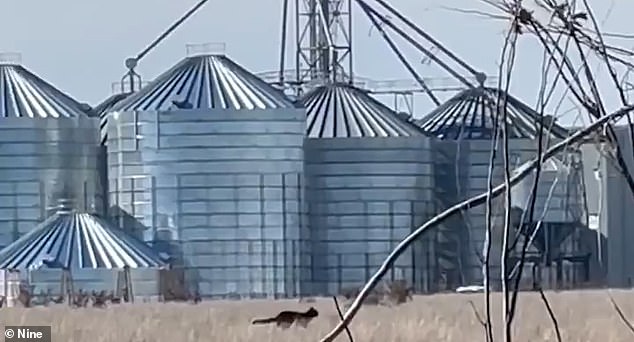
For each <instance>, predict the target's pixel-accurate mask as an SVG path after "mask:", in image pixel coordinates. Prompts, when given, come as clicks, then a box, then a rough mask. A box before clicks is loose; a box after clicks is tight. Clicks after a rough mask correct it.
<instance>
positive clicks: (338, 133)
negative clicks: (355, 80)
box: [299, 83, 423, 138]
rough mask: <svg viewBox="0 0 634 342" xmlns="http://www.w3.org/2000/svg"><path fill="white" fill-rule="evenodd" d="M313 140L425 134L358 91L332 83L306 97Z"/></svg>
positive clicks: (308, 120)
mask: <svg viewBox="0 0 634 342" xmlns="http://www.w3.org/2000/svg"><path fill="white" fill-rule="evenodd" d="M299 102H300V103H301V104H302V106H304V107H306V115H307V117H306V125H307V136H308V137H310V138H340V137H343V138H352V137H407V136H416V135H419V136H420V135H423V133H422V131H421V130H420V129H418V128H417V127H415V126H414V125H413V124H412V123H410V122H408V121H407V120H406V119H404V118H403V117H401V115H400V114H398V113H396V112H395V111H393V110H391V109H390V108H388V107H387V106H386V105H384V104H382V103H381V102H379V101H377V100H376V99H374V98H372V97H371V96H370V95H368V93H367V92H366V91H364V90H362V89H359V88H357V87H354V86H351V85H348V84H343V83H332V84H325V85H321V86H319V87H317V88H315V89H313V90H311V91H309V92H308V93H306V95H304V96H303V97H302V98H301V99H300V101H299Z"/></svg>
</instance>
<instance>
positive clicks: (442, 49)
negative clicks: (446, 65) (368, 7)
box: [375, 0, 482, 78]
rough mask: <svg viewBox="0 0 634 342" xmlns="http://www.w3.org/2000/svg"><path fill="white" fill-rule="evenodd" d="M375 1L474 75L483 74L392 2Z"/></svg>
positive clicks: (479, 75)
mask: <svg viewBox="0 0 634 342" xmlns="http://www.w3.org/2000/svg"><path fill="white" fill-rule="evenodd" d="M375 1H376V2H378V3H379V4H380V5H381V6H383V8H385V9H386V10H388V11H389V12H390V13H392V14H393V15H394V16H396V17H397V18H399V19H400V20H401V21H403V22H404V23H405V24H406V25H407V26H409V27H410V28H411V29H412V30H414V31H415V32H416V33H418V34H419V35H421V36H422V37H423V38H425V39H426V40H427V41H428V42H430V43H432V44H434V46H436V47H437V48H438V49H440V51H442V52H444V53H445V54H446V55H447V56H449V57H451V58H452V59H453V60H454V61H456V63H458V64H460V66H462V67H463V68H465V69H467V70H468V71H469V72H470V73H471V74H472V75H473V76H474V77H476V78H478V77H481V76H482V73H481V72H478V71H476V70H475V69H474V68H472V67H471V66H470V65H469V64H467V63H466V62H465V61H463V60H462V59H460V58H458V56H456V55H455V54H454V53H453V52H451V51H449V49H447V48H445V47H444V46H443V45H442V44H441V43H440V42H439V41H437V40H436V39H434V38H433V37H432V36H430V35H429V34H428V33H427V32H425V31H423V30H422V29H421V28H420V27H418V25H416V24H414V23H413V22H412V21H411V20H409V19H407V17H405V16H404V15H402V14H401V13H400V12H399V11H397V10H396V9H395V8H394V7H392V6H390V4H388V3H387V2H386V1H384V0H375Z"/></svg>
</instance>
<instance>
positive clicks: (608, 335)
mask: <svg viewBox="0 0 634 342" xmlns="http://www.w3.org/2000/svg"><path fill="white" fill-rule="evenodd" d="M546 295H547V296H548V297H549V300H550V302H551V304H552V306H553V310H554V311H555V313H556V314H557V316H558V318H559V323H560V327H561V330H562V334H563V337H564V340H565V341H575V342H577V341H579V342H581V341H593V342H595V341H599V342H610V341H614V342H622V341H632V340H634V336H633V335H631V333H630V331H629V330H628V329H627V328H626V327H625V326H624V325H623V323H622V322H621V321H620V320H619V318H618V316H617V314H616V312H615V311H614V309H613V308H612V305H611V303H610V301H609V298H608V297H607V295H606V293H605V291H575V292H561V293H553V292H549V293H547V294H546ZM494 297H495V296H494ZM613 297H614V298H615V300H616V301H617V302H619V304H620V306H621V308H622V309H623V311H624V313H625V314H626V315H628V316H631V317H633V318H632V319H633V320H634V292H632V291H615V292H613ZM469 300H472V301H473V302H474V303H475V304H476V306H477V307H478V308H479V309H481V308H482V295H478V294H473V295H458V294H447V295H434V296H415V297H414V301H412V302H408V303H406V304H403V305H401V306H398V307H396V308H388V307H377V306H366V307H364V308H363V309H362V310H361V312H360V313H359V315H358V316H357V318H356V319H355V321H354V323H353V324H352V326H351V330H352V333H353V334H354V337H355V339H356V341H357V342H370V341H376V342H386V341H394V342H399V341H403V342H405V341H412V342H413V341H416V342H424V341H433V342H437V341H456V342H465V341H481V340H482V339H483V329H482V326H481V325H480V323H478V321H477V320H476V318H475V316H474V314H473V311H472V309H471V307H470V306H469V305H468V301H469ZM494 300H495V308H496V309H497V310H496V311H495V312H494V317H493V318H494V320H495V321H497V322H499V321H500V318H501V315H500V310H499V309H498V308H499V307H500V305H499V297H495V298H494ZM311 305H312V306H315V307H316V308H317V309H318V310H319V312H320V316H319V317H318V318H317V319H316V320H315V321H313V322H312V323H311V324H310V325H309V327H308V328H307V329H302V328H296V327H293V328H291V329H288V330H278V329H277V328H275V327H273V326H251V325H250V324H249V323H250V321H251V319H252V318H254V317H256V316H258V317H259V316H271V315H275V314H276V313H277V312H278V311H281V310H303V309H305V308H307V307H308V306H311ZM337 321H338V316H337V313H336V310H335V308H334V307H333V304H332V301H331V300H329V299H318V300H317V301H316V302H315V303H298V302H297V301H295V300H281V301H243V302H228V301H224V302H220V301H219V302H215V301H213V302H212V301H210V302H203V303H202V304H200V305H192V304H136V305H120V306H113V307H110V308H108V309H105V310H104V309H93V308H87V309H69V308H66V307H59V306H58V307H48V308H45V307H37V308H31V309H22V308H2V309H0V324H6V325H49V324H50V325H52V327H53V338H54V341H68V342H71V341H76V342H87V341H88V342H103V341H113V342H127V341H147V342H150V341H156V342H162V341H170V342H172V341H182V342H186V341H223V342H225V341H226V342H230V341H258V342H266V341H271V342H272V341H275V342H281V341H316V340H317V339H318V338H319V337H320V336H322V335H323V334H324V333H326V332H327V331H328V330H329V329H330V328H332V327H333V326H334V324H335V323H336V322H337ZM516 326H517V328H516V331H515V336H516V339H515V341H530V342H535V341H554V340H555V339H554V336H555V335H554V331H553V328H552V324H551V322H550V320H549V318H548V314H547V312H546V310H545V308H544V306H543V304H542V302H541V301H540V299H539V295H538V294H535V293H523V294H521V296H520V303H519V314H518V316H517V324H516ZM346 340H347V339H346V337H345V334H344V335H342V336H341V337H339V339H338V341H346Z"/></svg>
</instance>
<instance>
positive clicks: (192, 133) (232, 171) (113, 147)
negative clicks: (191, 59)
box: [107, 109, 310, 297]
mask: <svg viewBox="0 0 634 342" xmlns="http://www.w3.org/2000/svg"><path fill="white" fill-rule="evenodd" d="M305 129H306V128H305V111H304V110H300V109H290V110H289V109H278V110H266V111H264V110H245V111H232V110H207V111H205V110H201V111H194V110H191V111H180V112H178V111H175V112H159V113H157V112H125V113H115V114H113V115H111V117H110V120H109V125H108V146H107V147H108V165H109V169H108V175H109V189H110V190H109V192H110V204H111V205H112V206H113V207H115V209H117V210H112V211H111V213H112V215H114V216H116V217H117V220H118V222H119V224H120V225H121V226H126V228H128V229H129V228H130V225H129V223H130V222H132V223H133V224H134V226H135V227H136V228H138V230H137V233H139V234H141V235H142V237H143V238H144V240H145V241H155V240H156V241H155V246H156V247H157V248H169V250H168V252H170V253H171V254H172V256H173V257H174V258H175V259H176V260H175V261H176V262H177V263H179V262H180V263H182V264H183V265H184V266H185V267H186V270H187V277H188V286H189V287H193V288H196V287H197V288H198V290H199V291H200V293H201V295H203V296H226V295H235V294H237V295H240V296H251V297H260V296H293V295H297V294H300V292H306V291H307V289H306V288H305V286H307V285H306V282H305V281H306V280H307V279H309V275H310V265H309V262H310V248H309V247H310V245H309V244H308V241H306V238H305V236H306V235H307V230H306V225H305V224H304V223H305V222H306V217H305V210H304V206H305V204H304V201H303V198H304V190H303V187H304V185H303V183H304V180H303V167H304V154H303V148H302V145H303V137H304V132H305ZM124 218H127V220H124ZM155 236H156V239H155V238H154V237H155ZM170 241H171V242H170Z"/></svg>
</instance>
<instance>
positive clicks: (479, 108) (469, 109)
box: [416, 87, 568, 139]
mask: <svg viewBox="0 0 634 342" xmlns="http://www.w3.org/2000/svg"><path fill="white" fill-rule="evenodd" d="M498 94H499V91H498V90H497V89H494V88H488V87H478V88H471V89H467V90H464V91H462V92H460V93H459V94H457V95H456V96H454V97H452V98H451V99H449V100H448V101H447V102H445V103H443V104H442V105H440V106H439V107H438V108H436V109H435V110H434V111H432V112H431V113H430V114H429V115H427V116H425V117H424V118H422V119H420V120H417V122H416V123H417V125H418V126H419V127H421V128H422V129H423V130H424V131H425V132H428V133H430V134H433V135H435V136H437V137H439V138H441V139H458V138H462V139H491V138H492V132H493V121H494V118H495V117H496V114H497V109H496V105H497V99H498ZM506 99H507V122H508V127H509V131H508V132H509V138H527V139H535V137H536V136H537V134H538V133H539V117H540V115H539V113H537V112H536V111H535V110H533V109H532V108H530V107H529V106H528V105H526V104H524V103H523V102H521V101H520V100H518V99H516V98H515V97H513V96H511V95H508V94H507V96H506ZM547 129H548V127H544V131H546V130H547ZM550 134H551V136H552V137H554V138H558V139H562V138H565V137H566V136H567V135H568V131H567V130H566V129H565V128H563V127H561V126H559V125H558V124H556V123H553V125H552V128H551V131H550Z"/></svg>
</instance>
